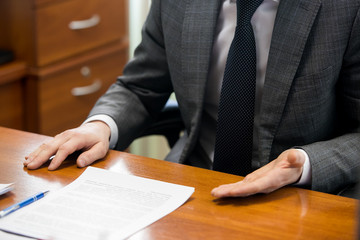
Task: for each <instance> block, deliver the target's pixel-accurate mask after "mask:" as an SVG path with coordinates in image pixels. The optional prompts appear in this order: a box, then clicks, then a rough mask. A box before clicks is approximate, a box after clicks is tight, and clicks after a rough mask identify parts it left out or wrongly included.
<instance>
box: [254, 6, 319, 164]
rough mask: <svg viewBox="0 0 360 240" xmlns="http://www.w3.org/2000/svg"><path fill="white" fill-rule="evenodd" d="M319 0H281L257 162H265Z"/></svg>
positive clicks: (262, 115)
mask: <svg viewBox="0 0 360 240" xmlns="http://www.w3.org/2000/svg"><path fill="white" fill-rule="evenodd" d="M320 5H321V2H320V0H300V1H294V0H281V1H280V4H279V8H278V12H277V16H276V19H275V25H274V30H273V35H272V40H271V46H270V52H269V59H268V66H267V72H266V78H265V85H264V93H263V98H262V105H261V106H262V107H261V110H260V111H261V112H260V130H259V138H260V143H259V147H260V156H261V157H260V159H259V160H260V161H261V165H264V164H266V163H267V162H268V161H270V160H272V159H269V157H271V155H270V154H271V146H272V142H273V139H274V136H275V134H276V131H277V127H278V125H279V123H280V121H281V117H282V114H283V111H284V107H285V104H286V100H287V96H288V94H289V91H290V87H291V84H292V81H293V79H294V76H295V74H296V71H297V68H298V66H299V63H300V60H301V57H302V54H303V52H304V48H305V44H306V41H307V39H308V35H309V33H310V31H311V27H312V24H313V22H314V20H315V18H316V15H317V12H318V10H319V8H320Z"/></svg>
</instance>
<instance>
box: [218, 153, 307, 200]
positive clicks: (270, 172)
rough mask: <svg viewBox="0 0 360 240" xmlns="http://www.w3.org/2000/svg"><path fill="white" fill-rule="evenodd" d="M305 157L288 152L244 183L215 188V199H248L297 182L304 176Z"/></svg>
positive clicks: (245, 179)
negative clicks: (247, 197)
mask: <svg viewBox="0 0 360 240" xmlns="http://www.w3.org/2000/svg"><path fill="white" fill-rule="evenodd" d="M304 162H305V156H304V155H303V154H302V153H301V152H299V151H298V150H296V149H290V150H286V151H285V152H283V153H281V154H280V156H279V157H278V158H277V159H275V160H273V161H271V162H270V163H268V164H267V165H265V166H263V167H262V168H260V169H258V170H256V171H254V172H252V173H250V174H249V175H247V176H246V177H245V178H244V180H243V181H240V182H237V183H232V184H226V185H221V186H219V187H217V188H214V189H213V190H212V191H211V194H212V195H213V196H214V197H217V198H221V197H246V196H250V195H253V194H256V193H270V192H272V191H275V190H277V189H279V188H281V187H283V186H286V185H288V184H292V183H295V182H297V181H298V180H299V179H300V177H301V174H302V169H303V165H304Z"/></svg>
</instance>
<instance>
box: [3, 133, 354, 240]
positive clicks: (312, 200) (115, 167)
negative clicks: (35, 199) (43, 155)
mask: <svg viewBox="0 0 360 240" xmlns="http://www.w3.org/2000/svg"><path fill="white" fill-rule="evenodd" d="M47 139H49V137H46V136H42V135H36V134H32V133H27V132H21V131H18V130H11V129H7V128H1V127H0V142H1V144H0V154H1V156H0V171H1V174H0V182H1V183H7V182H16V188H15V190H14V191H12V192H10V193H7V194H5V195H3V196H0V208H1V209H2V208H5V207H7V206H9V205H11V204H13V203H15V202H18V201H20V200H23V199H24V198H26V197H28V196H31V195H33V194H34V193H36V192H38V191H41V190H44V189H49V190H57V189H59V188H61V187H63V186H65V185H66V184H68V183H70V182H71V181H73V180H74V179H75V178H77V177H78V176H80V174H81V173H82V172H83V171H84V169H80V168H77V167H76V165H75V164H74V159H69V160H67V161H66V162H65V163H64V164H63V165H62V166H61V168H60V169H59V170H57V171H53V172H49V171H48V170H47V168H46V167H43V168H41V169H38V170H27V169H26V168H23V165H22V162H23V159H24V156H25V155H26V154H28V153H29V152H31V151H32V150H33V149H35V148H36V147H37V146H38V145H39V144H41V143H42V142H43V141H44V140H47ZM93 166H94V167H100V168H105V169H111V170H112V171H117V172H125V173H129V174H133V175H136V176H141V177H148V178H152V179H158V180H162V181H167V182H171V183H177V184H183V185H188V186H193V187H195V193H194V194H193V195H192V197H191V198H190V199H189V201H188V202H186V203H185V204H184V205H183V206H181V207H180V208H179V209H178V210H176V211H174V212H173V213H171V214H169V215H167V216H166V217H164V218H162V219H160V220H159V221H157V222H155V223H154V224H152V225H151V226H149V227H147V228H145V229H143V230H142V231H140V232H138V233H136V234H135V235H133V236H132V237H131V238H130V239H156V240H158V239H355V225H356V220H355V216H356V213H355V211H356V207H357V204H358V201H356V200H354V199H349V198H345V197H338V196H333V195H329V194H324V193H319V192H314V191H309V190H303V189H299V188H295V187H287V188H283V189H281V190H278V191H276V192H274V193H271V194H268V195H257V196H252V197H248V198H233V199H224V200H216V199H214V198H213V197H212V196H211V195H210V191H211V189H212V188H213V187H215V186H218V185H219V184H222V183H230V182H235V181H238V180H241V177H238V176H234V175H229V174H224V173H219V172H214V171H209V170H204V169H199V168H194V167H189V166H184V165H179V164H173V163H169V162H164V161H161V160H155V159H150V158H145V157H140V156H135V155H131V154H128V153H123V152H117V151H110V152H109V154H108V155H107V157H106V158H105V159H104V160H101V161H98V162H96V163H95V164H93Z"/></svg>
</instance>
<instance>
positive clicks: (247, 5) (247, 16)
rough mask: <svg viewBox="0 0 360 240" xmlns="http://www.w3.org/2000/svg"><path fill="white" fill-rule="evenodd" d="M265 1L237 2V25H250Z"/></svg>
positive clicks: (247, 0) (248, 0) (239, 0)
mask: <svg viewBox="0 0 360 240" xmlns="http://www.w3.org/2000/svg"><path fill="white" fill-rule="evenodd" d="M262 2H263V0H237V1H236V5H237V25H243V24H246V23H249V22H250V20H251V18H252V16H253V15H254V13H255V11H256V9H257V8H258V7H259V6H260V4H261V3H262Z"/></svg>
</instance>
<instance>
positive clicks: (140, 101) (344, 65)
mask: <svg viewBox="0 0 360 240" xmlns="http://www.w3.org/2000/svg"><path fill="white" fill-rule="evenodd" d="M234 6H235V3H234V1H233V0H206V1H205V0H191V1H185V0H153V1H152V7H151V10H150V13H149V16H148V18H147V21H146V23H145V25H144V28H143V35H142V36H143V39H142V42H141V44H140V45H139V47H138V48H137V50H136V51H135V56H134V58H133V59H132V60H131V61H130V62H129V63H128V64H127V66H126V67H125V69H124V74H123V76H121V77H119V78H118V80H117V82H116V83H115V84H114V85H113V86H112V87H110V89H109V90H108V91H107V93H106V94H105V95H104V96H102V97H101V98H100V99H99V101H98V102H97V104H96V105H95V107H94V108H93V110H92V111H91V113H90V115H89V118H88V120H87V121H86V122H85V123H84V124H83V125H82V126H80V127H78V128H76V129H72V130H68V131H65V132H64V133H61V134H59V135H57V136H56V137H55V138H54V139H53V140H52V141H50V142H48V143H46V144H43V145H42V146H40V147H39V148H38V149H36V150H35V151H34V152H33V153H31V154H29V156H27V157H26V161H25V162H24V165H25V166H27V168H29V169H35V168H38V167H40V166H41V165H42V164H43V163H44V162H45V161H47V159H49V157H50V156H52V155H55V154H56V155H55V158H54V159H53V160H52V162H51V164H50V166H49V169H50V170H54V169H56V168H57V167H58V166H59V165H60V164H61V162H62V161H63V160H64V159H65V158H66V157H67V156H68V155H69V154H71V153H73V152H74V151H76V150H83V151H84V152H83V153H82V154H81V155H80V156H79V157H78V159H77V164H78V166H80V167H84V166H87V165H89V164H91V163H92V162H94V161H95V160H97V159H99V158H102V157H104V156H105V154H106V152H107V150H108V148H109V147H110V148H115V149H119V150H122V149H125V148H126V147H127V146H128V145H129V144H130V143H131V142H132V141H133V140H134V139H135V138H136V137H137V136H138V135H139V134H140V133H141V132H142V131H143V130H144V129H145V128H146V127H147V126H149V125H150V124H151V123H152V122H154V121H156V118H157V116H158V114H159V113H160V111H161V109H162V108H163V106H164V104H165V103H166V101H167V99H168V98H169V96H170V94H171V93H172V92H175V95H176V98H177V101H178V103H179V108H180V111H181V114H182V118H183V121H184V123H185V127H186V131H185V133H184V135H183V136H182V137H181V138H180V139H179V141H178V142H177V143H176V145H175V146H174V147H173V148H172V150H171V152H170V153H169V155H168V156H167V160H168V161H172V162H180V163H185V164H190V165H194V166H199V167H205V168H210V169H211V167H212V161H213V154H214V147H213V145H214V141H215V131H214V129H215V128H216V112H217V108H218V99H219V95H220V90H219V89H220V87H219V86H221V81H222V77H221V76H222V74H223V72H224V65H225V61H226V60H224V56H225V59H226V55H227V50H228V49H229V45H230V43H231V39H232V36H233V34H234V33H233V31H234V26H233V25H234V22H236V10H234V9H236V7H234ZM359 9H360V1H359V0H344V1H339V0H317V1H310V0H298V1H294V0H280V1H279V0H264V2H263V3H262V4H261V5H260V7H259V8H258V9H257V11H256V12H255V14H254V16H253V17H252V20H251V21H252V22H251V24H252V25H253V28H254V34H255V39H256V51H257V66H256V67H257V76H256V84H257V86H256V104H255V121H254V126H255V127H254V139H253V141H254V144H253V145H254V146H253V151H252V152H253V158H252V166H253V168H254V170H255V169H257V170H256V171H254V172H253V173H250V174H249V175H247V176H246V178H245V179H244V181H241V182H238V183H234V184H227V185H223V186H220V187H218V188H215V189H214V190H213V191H212V194H213V195H214V196H215V197H226V196H248V195H251V194H255V193H259V192H263V193H268V192H271V191H274V190H276V189H278V188H280V187H283V186H285V185H288V184H293V183H299V184H300V185H308V186H309V187H311V189H313V190H318V191H323V192H329V193H335V192H337V191H339V190H340V189H342V188H344V187H345V186H346V185H348V184H351V183H354V182H356V181H357V176H356V173H355V169H356V167H357V166H359V165H360V12H359ZM234 11H235V12H234ZM229 39H230V41H229ZM109 139H110V140H109ZM239 161H241V156H239Z"/></svg>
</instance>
